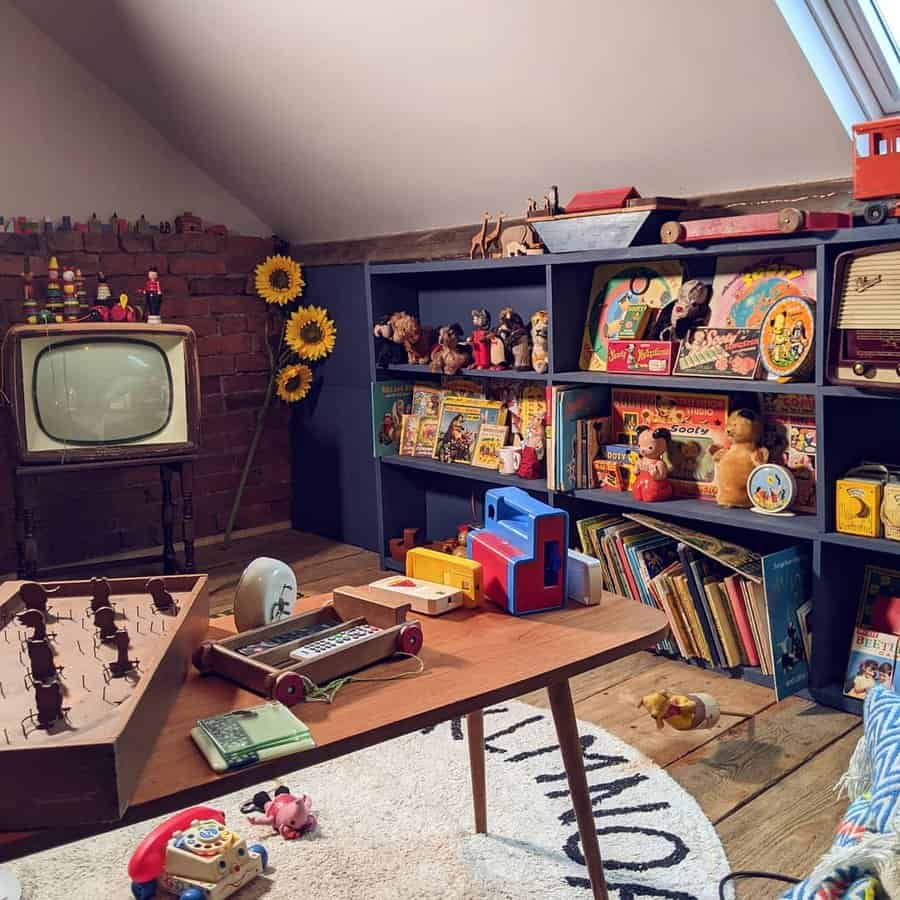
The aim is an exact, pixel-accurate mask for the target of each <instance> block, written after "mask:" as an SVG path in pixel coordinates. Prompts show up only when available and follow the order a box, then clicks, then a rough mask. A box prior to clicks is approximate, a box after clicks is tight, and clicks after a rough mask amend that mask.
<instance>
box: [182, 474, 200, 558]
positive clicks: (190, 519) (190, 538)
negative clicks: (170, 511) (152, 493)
mask: <svg viewBox="0 0 900 900" xmlns="http://www.w3.org/2000/svg"><path fill="white" fill-rule="evenodd" d="M179 468H180V470H181V503H182V507H181V534H182V538H183V539H184V571H185V572H187V573H188V574H193V573H194V572H195V571H196V568H195V566H196V564H195V562H194V464H193V463H192V462H184V463H181V465H180V466H179Z"/></svg>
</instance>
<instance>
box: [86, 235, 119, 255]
mask: <svg viewBox="0 0 900 900" xmlns="http://www.w3.org/2000/svg"><path fill="white" fill-rule="evenodd" d="M84 249H85V250H87V251H88V253H118V252H119V238H118V235H115V234H113V233H112V232H111V231H101V232H99V233H98V232H96V231H88V232H86V233H85V235H84Z"/></svg>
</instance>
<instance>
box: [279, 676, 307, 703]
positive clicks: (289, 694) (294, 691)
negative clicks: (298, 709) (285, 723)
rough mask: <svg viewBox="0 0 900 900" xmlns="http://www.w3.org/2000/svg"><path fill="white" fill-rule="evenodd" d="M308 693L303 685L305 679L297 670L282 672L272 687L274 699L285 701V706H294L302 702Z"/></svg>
mask: <svg viewBox="0 0 900 900" xmlns="http://www.w3.org/2000/svg"><path fill="white" fill-rule="evenodd" d="M305 695H306V689H305V688H304V687H303V679H302V678H301V677H300V676H299V675H298V674H297V673H296V672H282V673H281V674H280V675H279V676H278V677H277V678H276V679H275V684H274V685H273V687H272V699H273V700H277V701H278V702H279V703H283V704H284V705H285V706H293V705H294V704H295V703H300V702H302V700H303V698H304V696H305Z"/></svg>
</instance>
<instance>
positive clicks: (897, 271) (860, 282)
mask: <svg viewBox="0 0 900 900" xmlns="http://www.w3.org/2000/svg"><path fill="white" fill-rule="evenodd" d="M898 298H900V244H882V245H880V246H876V247H865V248H863V249H860V250H849V251H847V252H845V253H841V254H840V255H839V256H838V257H837V259H836V260H835V268H834V289H833V292H832V296H831V330H830V334H829V339H828V379H829V381H832V382H834V383H836V384H854V385H857V386H860V387H864V386H866V385H871V386H873V387H878V388H882V389H885V388H889V389H895V390H897V389H900V302H898Z"/></svg>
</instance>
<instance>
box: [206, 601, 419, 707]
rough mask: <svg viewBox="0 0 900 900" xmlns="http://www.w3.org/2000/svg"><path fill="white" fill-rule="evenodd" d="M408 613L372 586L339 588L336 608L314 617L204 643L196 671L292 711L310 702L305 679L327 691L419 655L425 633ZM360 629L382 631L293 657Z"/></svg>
mask: <svg viewBox="0 0 900 900" xmlns="http://www.w3.org/2000/svg"><path fill="white" fill-rule="evenodd" d="M409 610H410V604H409V603H408V602H405V601H404V600H403V599H402V598H399V597H398V596H397V595H396V594H393V593H391V592H390V591H383V590H379V589H378V588H373V587H369V586H367V585H363V586H360V587H339V588H335V589H334V591H333V593H332V600H331V602H329V603H326V604H324V605H323V606H321V607H319V609H316V610H313V611H312V612H306V613H299V614H298V615H293V616H287V617H286V618H284V619H278V620H277V621H275V622H272V623H271V624H269V625H263V626H262V627H260V628H253V629H251V630H250V631H242V632H240V633H239V634H236V635H234V636H233V637H228V638H223V639H222V640H219V641H204V643H203V644H202V645H201V646H200V647H199V648H198V649H197V651H196V653H195V654H194V665H195V666H196V667H197V669H198V670H199V671H200V672H203V673H215V674H217V675H221V676H223V677H225V678H228V679H229V680H231V681H234V682H235V683H237V684H239V685H240V686H241V687H243V688H245V689H246V690H248V691H253V692H254V693H257V694H261V695H262V696H264V697H268V698H269V699H270V700H278V701H279V702H281V703H284V704H285V706H293V705H294V704H296V703H300V702H301V701H302V700H303V699H304V697H305V696H306V685H305V683H304V680H303V679H304V678H308V679H309V680H310V681H311V682H313V683H314V684H317V685H322V684H325V683H327V682H329V681H331V680H332V679H334V678H339V677H340V676H342V675H347V674H349V673H350V672H356V671H358V670H359V669H362V668H365V667H366V666H370V665H372V664H373V663H376V662H380V661H381V660H384V659H387V658H388V657H390V656H392V655H393V654H394V653H396V652H398V651H399V652H403V653H409V654H415V653H418V652H419V650H420V649H421V647H422V627H421V625H420V624H419V623H418V622H417V621H415V620H411V621H407V620H406V614H407V613H408V612H409ZM357 625H371V626H373V627H374V628H375V629H377V630H376V631H375V632H374V633H373V634H371V635H368V636H367V637H365V638H364V639H362V640H360V641H355V642H353V643H349V644H347V646H343V647H342V646H337V647H335V648H334V649H332V650H329V651H327V652H324V653H321V654H319V655H317V656H316V657H314V658H312V659H306V660H300V659H296V658H295V657H292V656H291V653H292V652H293V651H295V650H297V649H298V648H300V647H302V646H303V645H305V644H311V643H313V642H315V641H321V640H323V639H325V638H330V637H333V636H334V635H337V634H340V633H341V632H344V631H347V630H348V629H351V628H353V627H355V626H357ZM304 631H307V632H308V633H303V632H304Z"/></svg>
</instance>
